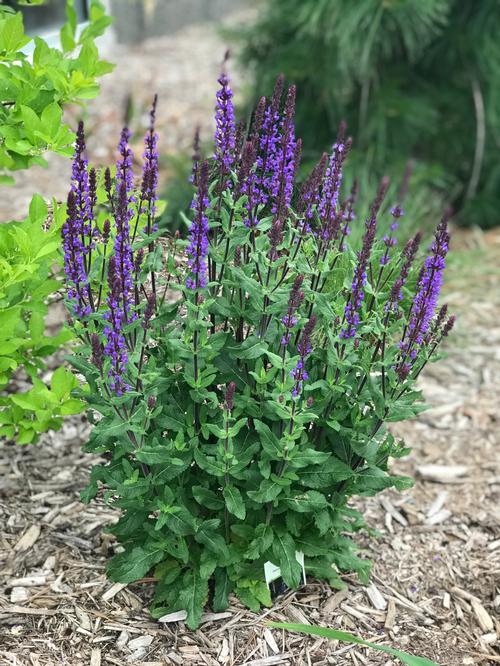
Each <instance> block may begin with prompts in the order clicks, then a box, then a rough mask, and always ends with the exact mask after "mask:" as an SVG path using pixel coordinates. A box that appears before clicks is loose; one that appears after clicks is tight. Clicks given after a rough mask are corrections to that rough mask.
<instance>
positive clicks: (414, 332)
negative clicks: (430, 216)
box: [396, 218, 450, 380]
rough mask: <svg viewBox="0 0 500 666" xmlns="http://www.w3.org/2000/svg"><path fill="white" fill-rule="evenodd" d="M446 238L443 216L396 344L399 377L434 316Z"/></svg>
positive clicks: (443, 266)
mask: <svg viewBox="0 0 500 666" xmlns="http://www.w3.org/2000/svg"><path fill="white" fill-rule="evenodd" d="M449 240H450V235H449V233H448V228H447V222H446V219H445V218H444V219H443V220H442V221H441V222H440V223H439V225H438V227H437V229H436V233H435V237H434V242H433V243H432V246H431V253H430V254H429V256H428V257H427V259H426V260H425V263H424V266H423V269H422V271H421V274H420V279H419V282H418V286H417V293H416V295H415V298H414V300H413V304H412V307H411V312H410V320H409V322H408V328H407V330H406V333H405V335H404V337H403V340H402V341H401V343H400V350H401V359H400V361H399V363H398V364H397V366H396V372H397V374H398V377H399V378H400V380H403V379H405V378H406V377H407V376H408V374H409V372H410V370H411V367H412V363H413V361H414V360H415V359H416V357H417V355H418V352H419V349H420V346H421V345H422V343H423V341H424V337H425V335H426V333H427V331H428V330H429V326H430V324H431V322H432V318H433V317H434V313H435V311H436V307H437V300H438V297H439V293H440V291H441V285H442V283H443V271H444V269H445V266H446V255H447V253H448V244H449Z"/></svg>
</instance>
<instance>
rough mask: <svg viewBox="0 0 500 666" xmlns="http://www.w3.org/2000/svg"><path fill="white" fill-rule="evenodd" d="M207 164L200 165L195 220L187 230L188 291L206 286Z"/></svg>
mask: <svg viewBox="0 0 500 666" xmlns="http://www.w3.org/2000/svg"><path fill="white" fill-rule="evenodd" d="M208 203H209V200H208V163H207V162H206V161H205V162H203V163H202V165H201V167H200V170H199V178H198V191H197V193H196V196H195V198H194V199H193V203H192V204H191V209H192V210H193V211H194V213H195V218H194V220H193V222H192V224H191V226H190V228H189V245H188V247H187V251H186V252H187V256H188V271H189V272H190V275H189V276H188V278H187V279H186V287H187V288H188V289H204V288H205V287H206V286H207V284H208V261H207V257H208V245H209V243H208V234H209V226H208V216H207V207H208Z"/></svg>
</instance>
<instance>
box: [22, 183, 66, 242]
mask: <svg viewBox="0 0 500 666" xmlns="http://www.w3.org/2000/svg"><path fill="white" fill-rule="evenodd" d="M47 210H48V209H47V204H46V203H45V200H44V198H43V197H41V196H40V195H39V194H35V195H34V196H33V198H32V199H31V203H30V210H29V213H30V221H31V222H34V223H36V224H40V225H41V224H42V223H43V222H45V219H46V217H47ZM58 245H59V243H58ZM56 247H57V246H56Z"/></svg>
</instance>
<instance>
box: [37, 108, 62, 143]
mask: <svg viewBox="0 0 500 666" xmlns="http://www.w3.org/2000/svg"><path fill="white" fill-rule="evenodd" d="M61 118H62V109H61V107H60V106H59V104H58V103H57V102H52V104H49V105H48V106H46V107H45V108H44V110H43V111H42V116H41V121H42V125H43V131H44V134H48V135H49V136H50V137H52V138H53V137H55V136H56V134H57V133H58V131H59V130H60V128H61Z"/></svg>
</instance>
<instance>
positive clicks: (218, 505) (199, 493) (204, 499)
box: [191, 486, 224, 511]
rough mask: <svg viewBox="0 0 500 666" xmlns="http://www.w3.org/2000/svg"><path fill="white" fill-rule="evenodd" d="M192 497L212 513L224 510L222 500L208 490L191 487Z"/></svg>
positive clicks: (200, 487) (201, 487)
mask: <svg viewBox="0 0 500 666" xmlns="http://www.w3.org/2000/svg"><path fill="white" fill-rule="evenodd" d="M191 491H192V493H193V497H194V498H195V500H196V501H197V502H198V504H200V506H204V507H206V508H207V509H212V510H213V511H219V510H220V509H223V508H224V500H223V499H222V498H221V497H220V496H218V495H216V493H214V492H213V490H209V489H208V488H205V487H204V486H193V487H192V489H191Z"/></svg>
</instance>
